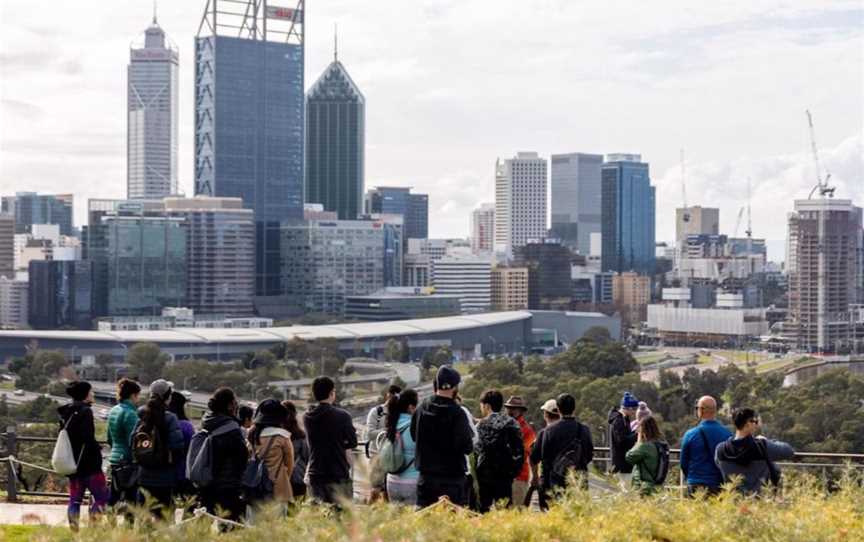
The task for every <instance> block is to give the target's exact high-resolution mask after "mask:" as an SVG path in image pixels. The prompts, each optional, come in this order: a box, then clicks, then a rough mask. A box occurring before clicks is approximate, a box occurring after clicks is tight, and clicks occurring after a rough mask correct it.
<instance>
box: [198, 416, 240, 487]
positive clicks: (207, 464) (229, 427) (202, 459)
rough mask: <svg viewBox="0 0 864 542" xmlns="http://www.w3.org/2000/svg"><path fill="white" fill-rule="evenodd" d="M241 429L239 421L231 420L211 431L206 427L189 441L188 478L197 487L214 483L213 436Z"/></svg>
mask: <svg viewBox="0 0 864 542" xmlns="http://www.w3.org/2000/svg"><path fill="white" fill-rule="evenodd" d="M235 429H237V430H239V429H240V425H238V424H237V422H229V423H226V424H225V425H223V426H221V427H219V428H217V429H216V430H215V431H213V432H210V431H207V430H205V429H202V430H201V431H198V432H197V433H195V436H193V437H192V442H190V443H189V455H187V456H186V478H188V479H189V481H190V482H192V483H193V484H195V487H208V486H209V485H210V484H212V483H213V442H212V439H213V437H218V436H219V435H224V434H226V433H230V432H231V431H234V430H235Z"/></svg>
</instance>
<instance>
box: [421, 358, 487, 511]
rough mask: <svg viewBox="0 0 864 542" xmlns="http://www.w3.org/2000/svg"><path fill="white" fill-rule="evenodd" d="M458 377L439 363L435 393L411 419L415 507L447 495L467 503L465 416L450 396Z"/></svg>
mask: <svg viewBox="0 0 864 542" xmlns="http://www.w3.org/2000/svg"><path fill="white" fill-rule="evenodd" d="M461 380H462V378H461V376H460V375H459V373H458V372H457V371H456V370H455V369H453V368H451V367H449V366H446V365H444V366H442V367H441V368H439V369H438V374H437V375H436V376H435V395H433V396H432V397H430V398H427V399H425V400H424V401H423V402H422V403H421V404H420V406H419V407H418V408H417V410H415V411H414V415H413V416H412V418H411V437H412V438H413V439H414V442H415V443H416V451H415V455H414V465H415V466H416V467H417V470H418V471H420V477H419V479H418V480H417V506H418V507H420V508H423V507H426V506H429V505H430V504H434V503H436V502H438V499H439V498H441V497H447V498H448V499H449V500H450V501H451V502H452V503H454V504H458V505H459V506H465V505H466V504H467V499H466V497H467V491H466V490H467V486H466V477H465V471H466V469H467V464H466V462H465V456H466V455H468V454H470V453H471V451H472V450H473V449H474V443H473V437H474V435H473V433H472V431H471V427H470V426H469V425H468V417H467V416H466V415H465V412H464V411H463V410H462V407H460V406H459V405H458V404H457V403H456V401H454V399H453V397H454V396H455V395H456V392H457V390H458V388H459V382H460V381H461Z"/></svg>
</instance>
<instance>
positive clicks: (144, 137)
mask: <svg viewBox="0 0 864 542" xmlns="http://www.w3.org/2000/svg"><path fill="white" fill-rule="evenodd" d="M178 66H179V54H178V52H177V47H176V46H175V45H174V44H172V43H170V41H169V40H168V39H167V37H166V36H165V31H163V30H162V28H161V27H160V26H159V24H158V23H157V22H156V13H155V11H154V13H153V24H151V25H150V26H149V27H148V28H147V30H145V31H144V44H143V47H141V46H140V44H139V46H138V47H135V46H133V47H132V48H131V49H130V50H129V67H128V69H127V74H128V89H127V96H126V102H127V109H126V115H127V130H128V131H127V134H126V191H127V197H128V198H129V199H146V198H163V197H165V196H169V195H171V194H176V193H177V142H178V136H177V134H178V125H179V122H178V120H179V115H178V107H179V105H178V104H179V99H178V87H179V84H178V77H177V72H178Z"/></svg>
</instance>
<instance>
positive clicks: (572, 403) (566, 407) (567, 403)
mask: <svg viewBox="0 0 864 542" xmlns="http://www.w3.org/2000/svg"><path fill="white" fill-rule="evenodd" d="M555 402H556V403H558V412H560V413H561V415H562V416H572V415H573V412H574V411H575V410H576V399H574V398H573V396H572V395H570V394H569V393H562V394H561V395H559V396H558V397H557V398H556V399H555Z"/></svg>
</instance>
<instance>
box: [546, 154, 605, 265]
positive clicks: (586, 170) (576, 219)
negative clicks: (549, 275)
mask: <svg viewBox="0 0 864 542" xmlns="http://www.w3.org/2000/svg"><path fill="white" fill-rule="evenodd" d="M551 162H552V167H551V172H550V185H551V198H550V199H551V203H552V205H551V207H552V213H551V214H552V228H551V232H552V237H555V238H558V239H560V240H561V242H562V243H564V245H566V246H567V247H568V248H570V249H571V250H577V251H578V252H579V253H580V254H589V253H590V250H591V234H592V233H600V231H601V227H602V224H601V220H600V203H601V193H602V190H601V187H600V168H601V167H602V166H603V155H602V154H585V153H581V152H574V153H569V154H553V155H552V158H551Z"/></svg>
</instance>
